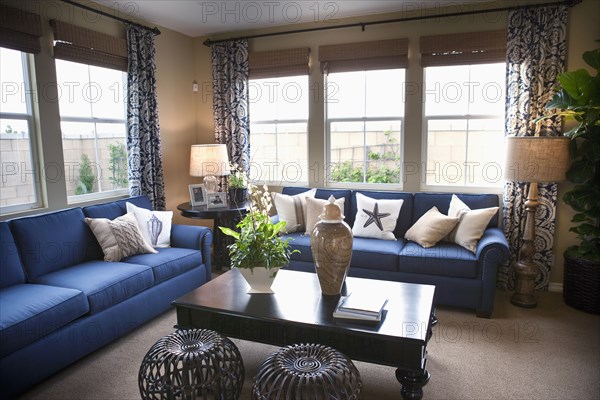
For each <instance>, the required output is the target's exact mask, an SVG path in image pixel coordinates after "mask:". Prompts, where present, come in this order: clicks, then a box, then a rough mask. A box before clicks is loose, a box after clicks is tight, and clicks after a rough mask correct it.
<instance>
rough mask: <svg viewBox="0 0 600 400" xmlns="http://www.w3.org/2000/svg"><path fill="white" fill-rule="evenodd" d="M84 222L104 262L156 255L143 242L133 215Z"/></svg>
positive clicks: (150, 247) (91, 219) (87, 219)
mask: <svg viewBox="0 0 600 400" xmlns="http://www.w3.org/2000/svg"><path fill="white" fill-rule="evenodd" d="M85 222H87V224H88V225H89V227H90V229H91V230H92V232H93V233H94V236H96V240H98V243H100V247H102V252H103V253H104V261H121V259H123V258H125V257H129V256H133V255H135V254H140V253H158V252H157V251H156V250H154V249H153V248H152V246H150V245H149V244H148V243H146V241H145V240H144V237H143V236H142V232H140V228H139V226H138V223H137V220H136V219H135V217H134V216H133V214H129V213H127V214H125V215H122V216H120V217H118V218H115V219H114V220H112V221H111V220H110V219H108V218H86V219H85Z"/></svg>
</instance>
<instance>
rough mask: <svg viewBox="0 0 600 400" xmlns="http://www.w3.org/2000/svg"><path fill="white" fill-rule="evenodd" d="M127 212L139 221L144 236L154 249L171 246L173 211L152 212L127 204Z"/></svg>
mask: <svg viewBox="0 0 600 400" xmlns="http://www.w3.org/2000/svg"><path fill="white" fill-rule="evenodd" d="M125 205H126V206H127V212H128V213H132V214H133V215H134V216H135V219H136V220H137V223H138V226H139V227H140V231H142V236H143V237H144V239H145V240H146V242H147V243H148V244H149V245H150V246H153V247H170V246H171V224H172V220H173V211H151V210H148V209H146V208H141V207H138V206H136V205H135V204H132V203H130V202H127V203H125Z"/></svg>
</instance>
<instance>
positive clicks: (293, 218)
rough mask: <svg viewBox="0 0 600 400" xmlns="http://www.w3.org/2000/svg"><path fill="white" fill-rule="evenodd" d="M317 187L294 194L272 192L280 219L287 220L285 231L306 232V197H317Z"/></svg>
mask: <svg viewBox="0 0 600 400" xmlns="http://www.w3.org/2000/svg"><path fill="white" fill-rule="evenodd" d="M316 193H317V189H311V190H308V191H306V192H303V193H298V194H295V195H293V196H289V195H287V194H282V193H276V192H272V193H271V196H272V197H273V203H275V209H276V210H277V215H278V216H279V220H280V221H285V222H286V225H285V232H287V233H292V232H304V231H305V227H306V198H307V197H315V194H316Z"/></svg>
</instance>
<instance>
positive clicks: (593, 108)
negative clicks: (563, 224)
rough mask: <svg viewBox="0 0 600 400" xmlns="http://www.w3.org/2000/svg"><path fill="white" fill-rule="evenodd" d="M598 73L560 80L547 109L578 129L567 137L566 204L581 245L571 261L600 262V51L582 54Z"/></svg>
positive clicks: (575, 248) (563, 76)
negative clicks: (573, 123)
mask: <svg viewBox="0 0 600 400" xmlns="http://www.w3.org/2000/svg"><path fill="white" fill-rule="evenodd" d="M583 59H584V61H585V62H586V63H587V64H588V65H589V66H591V67H592V68H593V69H594V70H595V75H591V74H590V73H589V72H588V71H587V70H585V69H578V70H576V71H572V72H565V73H563V74H561V75H559V77H558V81H559V90H558V92H557V93H556V94H555V95H554V97H553V98H552V100H551V101H550V102H549V103H548V104H547V105H546V109H549V110H554V111H555V114H554V115H559V116H561V117H562V118H563V119H564V120H565V121H574V122H575V126H574V127H573V128H572V129H570V130H569V131H568V132H565V133H564V135H565V136H568V137H570V138H571V149H570V151H571V160H572V165H571V168H570V169H569V171H568V172H567V179H568V180H569V182H572V183H574V184H575V185H574V186H573V188H572V189H571V190H569V191H568V192H566V193H565V194H564V197H563V200H564V202H565V203H566V204H568V205H569V206H571V208H573V210H574V211H575V212H576V213H575V215H574V216H573V218H572V220H571V222H573V223H575V224H577V225H575V226H573V227H572V228H571V229H570V231H572V232H574V233H575V234H577V238H578V239H579V245H576V246H571V247H569V248H568V249H567V252H566V255H567V256H569V257H572V258H579V259H583V260H588V261H592V262H595V263H599V262H600V75H599V73H600V49H596V50H592V51H587V52H585V53H584V54H583Z"/></svg>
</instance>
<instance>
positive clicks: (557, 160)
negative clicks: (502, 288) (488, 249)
mask: <svg viewBox="0 0 600 400" xmlns="http://www.w3.org/2000/svg"><path fill="white" fill-rule="evenodd" d="M570 141H571V139H569V138H567V137H563V136H558V137H556V136H544V137H541V136H507V137H506V142H505V143H506V152H505V154H506V164H505V169H504V178H505V179H506V180H510V181H513V182H525V183H529V191H528V194H527V201H526V202H525V210H526V216H525V232H524V234H523V245H522V247H521V251H520V253H519V261H518V262H517V264H516V266H515V272H516V282H515V292H514V293H513V295H512V297H511V299H510V301H511V303H512V304H514V305H516V306H519V307H526V308H533V307H535V306H537V300H536V298H535V296H534V292H535V280H536V278H537V276H538V273H539V268H538V266H537V265H536V264H535V262H534V261H533V258H534V255H535V253H536V251H537V250H536V248H535V211H536V209H537V206H538V205H539V202H538V182H559V181H563V180H565V174H566V172H567V170H568V169H569V166H570V157H569V143H570Z"/></svg>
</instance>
